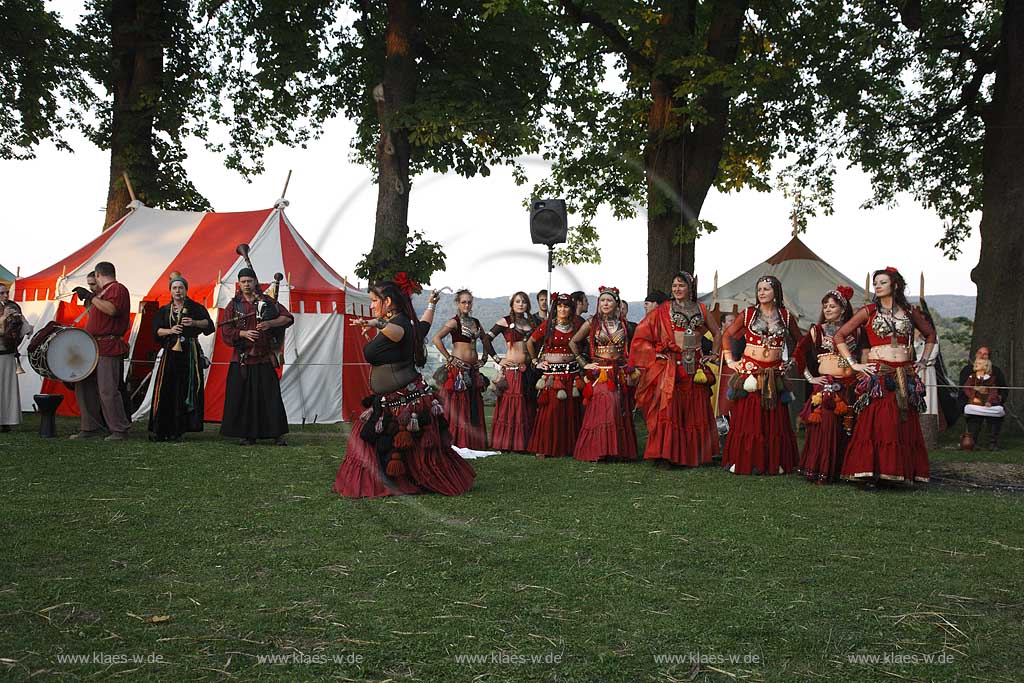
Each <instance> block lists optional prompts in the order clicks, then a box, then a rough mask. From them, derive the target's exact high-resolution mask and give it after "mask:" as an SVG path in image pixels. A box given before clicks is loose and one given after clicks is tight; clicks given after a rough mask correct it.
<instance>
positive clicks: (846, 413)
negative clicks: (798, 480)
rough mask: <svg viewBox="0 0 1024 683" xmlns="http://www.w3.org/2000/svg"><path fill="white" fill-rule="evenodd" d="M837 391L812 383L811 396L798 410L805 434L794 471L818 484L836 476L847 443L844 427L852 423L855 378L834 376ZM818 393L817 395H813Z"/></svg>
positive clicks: (836, 477)
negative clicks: (836, 378) (800, 409)
mask: <svg viewBox="0 0 1024 683" xmlns="http://www.w3.org/2000/svg"><path fill="white" fill-rule="evenodd" d="M836 381H837V382H838V383H839V384H840V385H841V389H840V390H839V391H838V392H834V391H831V390H824V389H823V388H822V387H821V385H814V391H813V393H812V394H811V398H810V399H808V400H807V403H806V404H804V409H803V410H802V411H801V412H800V421H801V422H803V423H804V426H805V428H806V430H807V436H806V438H805V439H804V447H803V450H801V451H800V465H799V467H797V471H798V472H800V474H802V475H804V476H805V477H807V479H808V481H813V482H815V483H817V484H828V483H832V482H834V481H836V480H838V479H839V475H840V470H841V469H842V464H843V453H845V452H846V447H847V445H848V444H849V443H850V435H849V433H848V432H847V429H848V428H849V427H851V426H852V424H853V385H854V384H855V382H856V379H855V378H852V377H850V378H844V379H840V380H836ZM815 397H817V398H815Z"/></svg>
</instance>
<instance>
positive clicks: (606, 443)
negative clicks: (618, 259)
mask: <svg viewBox="0 0 1024 683" xmlns="http://www.w3.org/2000/svg"><path fill="white" fill-rule="evenodd" d="M598 292H599V294H598V298H597V315H595V316H594V317H592V318H591V319H590V320H588V321H587V322H585V323H583V325H581V326H580V329H579V330H577V331H576V334H575V335H574V336H573V338H572V340H571V341H570V342H569V349H570V350H571V351H572V353H573V354H574V355H575V356H576V361H577V362H578V363H579V364H580V365H581V366H583V368H584V370H585V373H584V375H585V377H586V386H585V387H584V389H583V404H584V405H585V406H586V411H585V414H584V417H583V427H582V428H581V429H580V435H579V438H578V439H576V447H575V448H574V449H573V457H574V458H576V459H577V460H586V461H589V462H596V461H599V460H636V432H635V431H634V429H633V405H632V401H630V400H629V388H628V386H627V383H629V382H631V381H632V380H631V376H632V371H631V370H630V369H629V368H628V367H627V366H628V362H627V358H628V355H627V354H628V348H629V332H628V327H627V325H626V317H625V314H624V313H623V312H622V307H621V301H620V299H619V290H618V289H616V288H615V287H601V288H600V289H599V290H598ZM584 339H589V340H590V343H589V344H588V345H587V346H588V348H589V349H590V356H591V359H592V360H591V362H589V363H588V362H587V361H586V359H585V358H583V356H582V355H580V350H579V345H580V342H582V341H583V340H584Z"/></svg>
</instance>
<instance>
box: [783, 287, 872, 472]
mask: <svg viewBox="0 0 1024 683" xmlns="http://www.w3.org/2000/svg"><path fill="white" fill-rule="evenodd" d="M852 296H853V288H851V287H846V286H841V287H836V288H835V289H833V290H831V291H830V292H828V293H827V294H825V296H824V298H822V300H821V318H820V319H819V320H818V322H817V324H815V325H812V326H811V328H810V329H809V330H807V334H805V335H804V337H803V339H801V340H800V343H799V344H797V347H796V353H795V354H794V357H795V359H796V362H797V366H798V367H799V368H800V370H801V371H802V372H803V373H804V379H806V380H807V382H808V383H809V385H810V386H811V388H812V392H811V396H810V398H809V399H807V403H806V404H804V409H803V410H802V411H801V412H800V421H801V422H803V423H804V425H805V426H806V429H807V438H806V439H804V447H803V450H802V451H801V452H800V466H799V467H798V468H797V471H798V472H800V473H801V474H803V475H804V476H805V477H807V479H808V480H809V481H813V482H814V483H816V484H830V483H832V482H834V481H836V480H837V479H838V478H839V471H840V468H841V467H842V464H843V453H844V452H845V451H846V445H847V444H848V443H849V441H850V434H852V433H853V401H854V395H853V387H854V385H855V384H856V383H857V378H856V376H855V375H854V373H853V369H852V368H851V367H850V364H849V363H847V362H846V359H845V358H844V357H843V356H841V355H839V354H838V353H837V352H836V348H835V342H834V341H833V337H835V334H836V332H837V331H838V330H839V327H840V326H841V325H843V324H844V323H845V322H846V321H847V320H849V319H850V318H851V317H852V316H853V308H852V307H851V306H850V297H852ZM846 346H847V348H848V349H849V350H850V351H852V352H854V353H859V349H860V348H861V347H862V346H863V344H861V343H860V332H859V331H855V332H854V334H852V335H850V336H849V337H847V338H846Z"/></svg>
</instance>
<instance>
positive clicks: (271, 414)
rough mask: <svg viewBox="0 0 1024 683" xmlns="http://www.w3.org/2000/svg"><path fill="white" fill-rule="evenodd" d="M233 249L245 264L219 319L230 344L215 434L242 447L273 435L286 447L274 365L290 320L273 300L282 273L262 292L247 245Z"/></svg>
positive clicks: (285, 419) (279, 360)
mask: <svg viewBox="0 0 1024 683" xmlns="http://www.w3.org/2000/svg"><path fill="white" fill-rule="evenodd" d="M238 253H239V254H241V255H242V257H243V258H244V259H245V262H246V265H247V267H245V268H242V269H241V270H240V271H238V289H239V293H238V295H237V296H235V298H234V299H232V301H231V303H230V304H229V305H228V307H227V310H226V311H225V312H224V316H223V322H222V323H220V327H221V339H223V340H224V343H225V344H227V345H228V346H231V347H233V348H234V353H233V354H232V356H231V366H230V368H229V369H228V381H227V387H226V389H225V392H224V417H223V418H222V421H221V425H220V433H221V435H222V436H229V437H235V438H239V439H241V441H240V445H242V446H250V445H252V444H254V443H256V439H274V443H275V444H276V445H278V446H286V445H288V444H287V442H286V441H285V440H284V435H285V434H287V433H288V415H287V413H286V412H285V409H284V401H282V399H281V383H280V380H279V379H278V376H277V369H278V368H280V367H281V364H282V358H281V355H282V354H283V351H284V334H285V329H286V328H287V327H290V326H291V325H292V324H293V323H294V322H295V318H294V317H292V314H291V313H290V312H289V311H288V309H287V308H286V307H285V306H284V305H283V304H281V302H279V301H278V300H277V294H278V292H277V290H278V289H279V288H280V282H281V280H282V279H283V276H281V275H280V274H276V275H275V276H274V281H275V282H274V285H273V286H272V288H273V290H274V291H273V292H272V295H271V294H267V293H264V292H263V291H262V289H261V287H260V286H259V280H258V279H257V278H256V271H255V270H254V269H253V267H252V263H251V262H250V261H249V246H248V245H246V244H241V245H239V246H238Z"/></svg>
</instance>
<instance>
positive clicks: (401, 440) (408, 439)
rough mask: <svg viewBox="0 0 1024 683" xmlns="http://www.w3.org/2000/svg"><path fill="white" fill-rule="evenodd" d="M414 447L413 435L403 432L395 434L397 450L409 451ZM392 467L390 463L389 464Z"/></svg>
mask: <svg viewBox="0 0 1024 683" xmlns="http://www.w3.org/2000/svg"><path fill="white" fill-rule="evenodd" d="M412 446H413V440H412V434H410V433H409V432H407V431H405V430H402V431H400V432H398V433H397V434H395V448H397V449H398V450H400V451H407V450H409V449H410V448H412ZM389 465H390V463H389Z"/></svg>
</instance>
